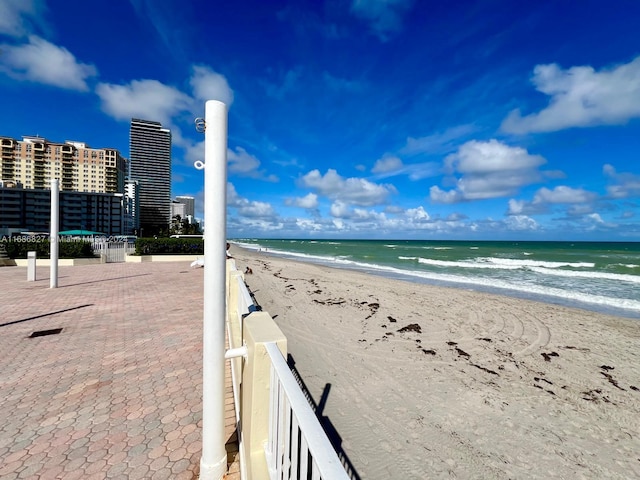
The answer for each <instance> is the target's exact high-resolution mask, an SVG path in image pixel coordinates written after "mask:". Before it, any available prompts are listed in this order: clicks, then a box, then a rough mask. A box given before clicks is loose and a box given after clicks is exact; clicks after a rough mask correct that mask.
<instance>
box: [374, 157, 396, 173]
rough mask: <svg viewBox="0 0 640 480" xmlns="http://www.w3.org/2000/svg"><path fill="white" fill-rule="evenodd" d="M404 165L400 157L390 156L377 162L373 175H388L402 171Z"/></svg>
mask: <svg viewBox="0 0 640 480" xmlns="http://www.w3.org/2000/svg"><path fill="white" fill-rule="evenodd" d="M403 166H404V165H403V164H402V160H400V159H399V158H398V157H393V156H388V157H383V158H381V159H379V160H377V161H376V163H375V165H374V166H373V168H372V169H371V172H372V173H388V172H393V171H398V170H400V169H402V167H403Z"/></svg>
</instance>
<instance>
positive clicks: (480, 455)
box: [231, 245, 640, 479]
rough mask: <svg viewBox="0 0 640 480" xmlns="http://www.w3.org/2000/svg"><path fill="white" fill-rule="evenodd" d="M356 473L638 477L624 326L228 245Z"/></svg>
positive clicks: (635, 381) (635, 379) (636, 421)
mask: <svg viewBox="0 0 640 480" xmlns="http://www.w3.org/2000/svg"><path fill="white" fill-rule="evenodd" d="M231 254H232V256H233V257H234V258H235V259H236V263H237V266H238V269H239V270H241V271H244V269H245V268H246V267H247V266H248V267H250V268H251V269H252V271H253V274H248V275H246V276H245V281H246V283H247V285H248V286H249V288H250V290H251V291H252V292H253V293H254V295H255V297H256V299H257V301H258V303H259V304H260V305H261V307H262V308H263V309H264V310H265V311H267V312H268V313H269V314H270V315H271V316H272V317H273V318H274V320H275V322H276V323H277V324H278V325H279V327H280V328H281V329H282V331H283V332H284V334H285V335H286V336H287V339H288V345H289V353H290V355H291V360H292V362H293V363H294V364H295V368H296V370H297V371H298V372H299V373H300V375H301V377H302V379H303V380H304V382H305V384H306V386H307V388H308V390H309V393H310V396H311V397H312V398H313V399H314V402H315V403H316V404H317V405H320V407H319V410H320V412H319V416H321V418H322V419H324V421H323V423H324V425H325V427H326V428H327V430H328V431H330V432H333V433H334V434H333V437H334V441H335V445H337V447H338V448H337V449H338V450H341V451H342V452H343V453H344V456H345V458H347V459H348V460H349V462H350V463H351V464H352V465H353V467H354V469H355V471H356V472H357V474H358V476H359V477H361V478H367V479H383V478H416V479H421V478H451V477H452V476H455V477H456V478H469V479H471V478H576V476H578V477H579V476H583V477H586V478H625V477H629V476H640V462H638V459H637V458H636V457H637V455H636V453H637V451H640V438H639V436H638V435H637V432H638V431H640V353H638V352H640V324H639V323H638V322H637V321H635V320H632V319H628V318H624V317H618V316H611V315H603V314H599V313H595V312H591V311H587V310H581V309H577V308H567V307H563V306H558V305H554V304H548V303H541V302H537V301H532V300H523V299H518V298H513V297H508V296H504V295H499V294H490V293H483V292H477V291H471V290H468V289H461V288H449V287H440V286H433V285H427V284H418V283H413V282H406V281H402V280H394V279H389V278H386V277H382V276H377V275H371V274H367V273H361V272H358V271H354V270H347V269H336V268H332V267H329V266H321V265H317V264H312V263H305V262H299V261H295V260H289V259H285V258H282V257H278V256H270V255H262V254H261V253H260V252H254V251H250V250H246V249H243V248H241V247H239V246H236V245H232V249H231Z"/></svg>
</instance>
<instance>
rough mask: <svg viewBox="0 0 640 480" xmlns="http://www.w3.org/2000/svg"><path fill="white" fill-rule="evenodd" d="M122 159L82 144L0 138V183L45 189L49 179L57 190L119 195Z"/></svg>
mask: <svg viewBox="0 0 640 480" xmlns="http://www.w3.org/2000/svg"><path fill="white" fill-rule="evenodd" d="M125 174H126V160H125V159H124V157H123V156H122V155H120V152H119V151H118V150H116V149H113V148H90V147H89V146H88V145H87V144H85V143H82V142H69V141H67V142H65V143H54V142H50V141H48V140H46V139H45V138H42V137H23V139H22V140H16V139H15V138H9V137H0V180H1V182H0V184H3V185H4V187H16V188H24V189H47V188H49V187H50V184H51V180H52V179H56V178H57V179H58V180H59V181H60V190H61V191H74V192H87V193H123V192H124V180H125Z"/></svg>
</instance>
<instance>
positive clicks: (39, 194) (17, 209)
mask: <svg viewBox="0 0 640 480" xmlns="http://www.w3.org/2000/svg"><path fill="white" fill-rule="evenodd" d="M59 202H60V203H59V206H60V217H59V225H58V228H59V231H64V230H89V231H94V232H100V233H102V234H104V235H122V234H125V233H126V232H125V231H124V216H123V211H122V210H123V209H122V193H91V192H72V191H64V190H61V191H60V197H59ZM50 221H51V192H50V191H49V190H46V189H42V188H15V187H9V188H7V187H0V230H7V229H15V230H26V231H32V232H40V233H47V232H49V231H50V228H51V224H50Z"/></svg>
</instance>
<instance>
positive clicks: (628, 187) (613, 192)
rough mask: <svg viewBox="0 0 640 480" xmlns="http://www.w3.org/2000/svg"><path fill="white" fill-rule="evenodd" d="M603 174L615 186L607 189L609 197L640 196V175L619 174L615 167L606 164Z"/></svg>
mask: <svg viewBox="0 0 640 480" xmlns="http://www.w3.org/2000/svg"><path fill="white" fill-rule="evenodd" d="M602 171H603V173H604V174H605V175H606V176H607V177H609V178H610V179H611V180H612V181H613V182H614V184H613V185H609V186H608V187H607V192H608V193H609V196H611V197H613V198H629V197H638V196H640V175H635V174H633V173H618V172H617V171H616V169H615V168H614V167H613V165H609V164H606V165H605V166H604V167H603V169H602Z"/></svg>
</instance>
